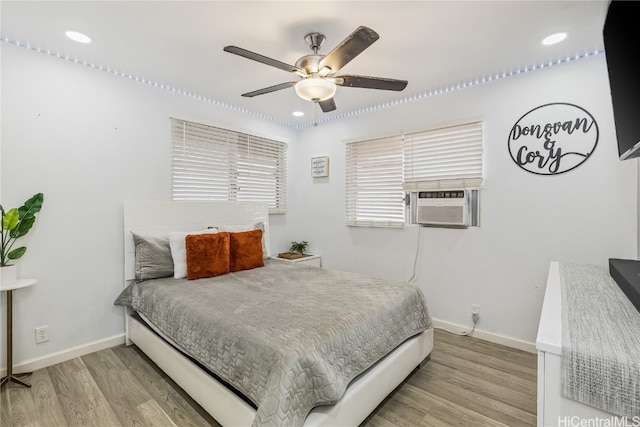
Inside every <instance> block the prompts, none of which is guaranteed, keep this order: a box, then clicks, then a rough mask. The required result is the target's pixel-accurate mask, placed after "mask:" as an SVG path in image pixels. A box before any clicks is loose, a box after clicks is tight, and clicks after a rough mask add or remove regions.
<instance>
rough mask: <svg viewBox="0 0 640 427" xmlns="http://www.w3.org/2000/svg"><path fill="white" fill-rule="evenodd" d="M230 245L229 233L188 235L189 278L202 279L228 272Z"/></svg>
mask: <svg viewBox="0 0 640 427" xmlns="http://www.w3.org/2000/svg"><path fill="white" fill-rule="evenodd" d="M229 247H230V246H229V233H216V234H189V235H187V237H185V249H186V252H187V279H189V280H195V279H202V278H205V277H215V276H219V275H221V274H226V273H228V272H229V259H230V258H229Z"/></svg>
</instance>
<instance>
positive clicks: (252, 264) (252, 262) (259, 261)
mask: <svg viewBox="0 0 640 427" xmlns="http://www.w3.org/2000/svg"><path fill="white" fill-rule="evenodd" d="M229 236H230V240H229V247H230V249H231V250H230V252H231V254H230V267H229V269H230V270H231V271H240V270H249V269H251V268H256V267H264V257H263V256H262V230H251V231H241V232H238V233H229Z"/></svg>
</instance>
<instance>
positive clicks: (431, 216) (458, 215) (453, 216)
mask: <svg viewBox="0 0 640 427" xmlns="http://www.w3.org/2000/svg"><path fill="white" fill-rule="evenodd" d="M469 217H470V212H469V202H468V195H467V191H466V190H448V191H420V192H419V193H418V209H417V212H416V219H417V223H418V224H423V225H432V226H441V227H468V226H469Z"/></svg>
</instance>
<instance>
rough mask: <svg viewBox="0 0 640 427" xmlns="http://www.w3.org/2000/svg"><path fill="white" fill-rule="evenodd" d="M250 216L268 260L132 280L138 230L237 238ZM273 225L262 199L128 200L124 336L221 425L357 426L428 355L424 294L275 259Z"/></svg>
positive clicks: (400, 285)
mask: <svg viewBox="0 0 640 427" xmlns="http://www.w3.org/2000/svg"><path fill="white" fill-rule="evenodd" d="M247 224H249V225H251V224H253V225H254V227H250V228H251V229H255V230H258V229H259V230H260V231H261V232H260V236H261V240H262V241H261V243H262V252H261V254H262V255H263V256H264V264H263V266H260V267H257V268H247V269H240V270H237V271H235V272H230V273H228V274H219V275H215V277H206V278H200V279H197V280H189V279H188V278H182V279H176V278H174V277H166V278H153V279H150V280H144V281H140V280H136V271H138V274H139V270H140V268H139V267H140V265H139V262H138V264H136V261H137V259H136V254H135V244H134V238H133V236H134V234H136V235H138V236H139V235H144V236H157V237H159V238H163V237H164V236H167V235H169V234H171V235H173V234H176V233H177V232H183V233H187V232H194V233H195V232H196V231H199V232H201V233H205V231H204V230H209V229H214V230H216V231H218V230H224V231H229V234H231V235H232V239H233V236H234V231H236V230H241V231H246V226H247ZM219 234H221V233H219ZM222 234H224V233H222ZM237 234H238V235H239V234H242V233H241V232H240V233H237ZM269 237H270V235H269V216H268V210H267V206H266V205H265V204H263V203H259V202H237V203H227V202H173V201H125V203H124V246H125V251H124V252H125V290H124V291H123V293H122V294H121V295H120V296H119V298H118V300H117V301H116V303H117V304H118V305H124V306H125V311H126V313H125V330H126V341H127V344H135V345H136V346H138V347H139V348H140V349H141V350H142V351H143V352H144V353H145V354H146V355H147V356H149V358H150V359H151V360H153V361H154V362H155V363H156V364H157V365H158V366H159V367H160V368H161V369H163V370H164V371H165V372H166V373H167V374H168V375H169V376H170V377H171V378H172V379H173V380H174V381H175V382H176V383H177V384H178V385H179V386H180V387H182V388H183V389H184V390H185V391H186V392H187V393H188V394H189V395H190V396H191V397H192V398H193V399H194V400H195V401H197V402H198V403H199V404H200V405H201V406H202V407H203V408H204V409H205V410H206V411H207V412H209V413H210V414H211V415H212V416H213V417H214V418H215V419H216V420H217V421H218V422H220V423H221V424H222V425H224V426H250V425H253V426H256V427H257V426H266V425H278V426H281V425H291V426H300V425H304V426H357V425H359V424H360V423H361V422H362V421H363V420H365V419H366V417H367V416H368V415H369V414H370V413H371V412H372V411H373V410H374V409H375V408H376V407H377V406H378V405H379V404H380V402H382V401H383V400H384V398H385V397H386V396H387V395H388V394H389V393H390V392H391V391H393V390H394V389H395V388H396V387H397V386H398V385H399V384H400V383H401V382H402V381H403V380H404V379H405V378H406V377H407V376H408V375H409V374H410V373H411V372H412V371H413V370H414V369H415V368H416V367H420V366H421V365H422V364H423V363H425V362H426V361H427V360H428V356H429V354H430V352H431V350H432V348H433V328H432V325H431V319H430V317H429V315H428V312H427V308H426V302H425V301H424V296H423V295H422V293H421V291H420V290H419V289H418V288H417V287H415V286H414V285H412V284H408V283H405V282H398V281H389V280H383V279H380V278H375V277H369V276H366V275H359V274H353V273H347V272H339V271H332V270H327V269H321V268H318V267H312V266H304V265H299V264H293V263H287V262H284V261H280V260H277V259H272V258H270V249H269V247H270V245H269ZM212 239H213V238H212ZM232 246H233V244H232ZM232 252H233V249H232ZM174 259H177V257H175V256H174ZM177 267H178V265H177V263H176V268H177ZM176 274H177V273H176ZM189 274H191V270H190V273H189ZM352 292H357V293H358V295H359V296H358V297H357V298H356V297H354V296H353V295H354V294H352ZM170 298H171V299H170ZM205 301H206V302H205ZM198 307H200V309H201V310H200V309H197V308H198ZM227 310H228V311H227ZM204 319H206V320H204ZM175 320H177V322H175Z"/></svg>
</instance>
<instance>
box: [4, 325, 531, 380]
mask: <svg viewBox="0 0 640 427" xmlns="http://www.w3.org/2000/svg"><path fill="white" fill-rule="evenodd" d="M432 320H433V326H434V327H435V328H436V329H443V330H446V331H449V332H453V333H456V334H460V333H463V332H467V331H468V330H469V327H468V326H464V325H458V324H455V323H451V322H445V321H443V320H438V319H432ZM471 336H472V337H474V338H479V339H483V340H486V341H490V342H494V343H496V344H502V345H506V346H508V347H512V348H517V349H519V350H523V351H527V352H529V353H537V350H536V344H535V343H531V342H527V341H522V340H518V339H515V338H511V337H506V336H504V335H499V334H494V333H491V332H486V331H483V330H481V329H476V330H475V331H473V333H472V334H471ZM124 342H125V335H124V334H118V335H115V336H113V337H110V338H106V339H104V340H100V341H94V342H92V343H89V344H85V345H81V346H78V347H73V348H70V349H68V350H63V351H60V352H58V353H52V354H48V355H46V356H43V357H39V358H37V359H31V360H27V361H25V362H22V363H20V364H17V365H14V366H13V371H14V373H20V372H33V371H36V370H38V369H42V368H46V367H48V366H52V365H55V364H57V363H62V362H66V361H67V360H71V359H73V358H75V357H80V356H84V355H85V354H89V353H93V352H96V351H100V350H104V349H106V348H110V347H115V346H117V345H120V344H124ZM6 374H7V369H6V368H2V369H0V376H2V377H4V376H5V375H6Z"/></svg>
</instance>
